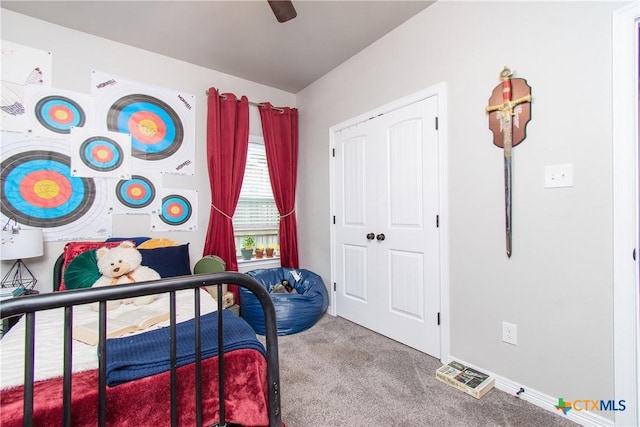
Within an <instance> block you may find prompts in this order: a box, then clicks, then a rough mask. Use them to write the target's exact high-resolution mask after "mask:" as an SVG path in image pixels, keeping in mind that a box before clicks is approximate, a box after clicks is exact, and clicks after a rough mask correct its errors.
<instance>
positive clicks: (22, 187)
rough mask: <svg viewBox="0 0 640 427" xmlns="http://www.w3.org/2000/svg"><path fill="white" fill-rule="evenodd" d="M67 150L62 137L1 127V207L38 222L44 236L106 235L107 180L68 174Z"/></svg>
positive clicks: (20, 219) (30, 222) (108, 225)
mask: <svg viewBox="0 0 640 427" xmlns="http://www.w3.org/2000/svg"><path fill="white" fill-rule="evenodd" d="M68 152H69V146H68V143H66V141H64V140H56V139H50V138H37V137H33V136H30V135H23V134H20V133H14V132H2V160H1V163H0V168H1V172H0V189H1V194H0V212H1V213H2V216H3V217H6V218H9V217H14V218H16V220H17V221H18V223H20V224H23V225H26V226H30V227H38V228H42V229H43V231H44V235H45V240H47V241H51V240H68V239H74V238H92V237H104V236H106V235H108V234H110V233H111V219H110V218H109V217H108V215H107V214H106V213H107V210H106V191H105V188H106V187H105V186H106V182H105V181H104V180H102V181H95V180H94V179H92V178H84V177H74V176H72V175H71V158H70V156H69V154H68Z"/></svg>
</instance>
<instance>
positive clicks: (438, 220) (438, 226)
mask: <svg viewBox="0 0 640 427" xmlns="http://www.w3.org/2000/svg"><path fill="white" fill-rule="evenodd" d="M436 228H440V215H436Z"/></svg>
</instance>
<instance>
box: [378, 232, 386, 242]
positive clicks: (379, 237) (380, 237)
mask: <svg viewBox="0 0 640 427" xmlns="http://www.w3.org/2000/svg"><path fill="white" fill-rule="evenodd" d="M376 239H378V240H379V241H383V240H384V234H383V233H380V234H378V235H377V236H376Z"/></svg>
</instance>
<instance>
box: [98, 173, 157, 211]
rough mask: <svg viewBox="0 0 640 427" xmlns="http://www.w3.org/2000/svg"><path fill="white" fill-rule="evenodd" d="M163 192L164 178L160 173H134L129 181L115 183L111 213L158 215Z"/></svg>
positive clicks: (112, 189)
mask: <svg viewBox="0 0 640 427" xmlns="http://www.w3.org/2000/svg"><path fill="white" fill-rule="evenodd" d="M136 170H137V169H136ZM161 190H162V176H161V175H160V174H159V173H139V174H138V173H134V174H132V175H131V178H129V179H121V180H116V181H113V182H112V186H111V191H110V193H109V203H110V204H109V206H110V208H109V211H110V212H111V213H114V214H150V215H157V214H159V213H160V209H161V203H162V198H161Z"/></svg>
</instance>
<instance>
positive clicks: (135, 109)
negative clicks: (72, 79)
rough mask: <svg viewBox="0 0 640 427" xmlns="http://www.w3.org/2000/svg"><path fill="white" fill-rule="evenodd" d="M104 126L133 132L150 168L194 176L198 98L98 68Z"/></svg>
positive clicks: (96, 93)
mask: <svg viewBox="0 0 640 427" xmlns="http://www.w3.org/2000/svg"><path fill="white" fill-rule="evenodd" d="M91 94H92V95H93V97H94V105H95V111H96V117H97V118H98V123H97V124H96V125H97V126H98V128H103V127H104V128H105V129H107V130H109V131H113V132H122V133H128V134H130V135H131V154H132V156H133V157H135V158H136V159H138V160H141V161H143V162H144V170H145V171H148V172H158V173H170V174H178V175H194V172H195V164H194V159H195V96H194V95H191V94H187V93H183V92H179V91H174V90H169V89H165V88H158V87H154V86H151V85H146V84H142V83H137V82H133V81H129V80H126V79H123V78H120V77H117V76H114V75H111V74H107V73H103V72H100V71H93V72H92V76H91Z"/></svg>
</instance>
